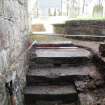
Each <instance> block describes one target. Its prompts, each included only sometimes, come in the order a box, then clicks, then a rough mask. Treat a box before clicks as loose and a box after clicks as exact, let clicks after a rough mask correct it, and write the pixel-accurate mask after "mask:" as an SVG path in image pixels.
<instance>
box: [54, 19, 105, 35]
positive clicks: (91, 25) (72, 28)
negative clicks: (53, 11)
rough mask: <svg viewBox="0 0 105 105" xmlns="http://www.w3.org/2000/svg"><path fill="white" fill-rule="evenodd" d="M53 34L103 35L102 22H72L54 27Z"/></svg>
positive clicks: (104, 28)
mask: <svg viewBox="0 0 105 105" xmlns="http://www.w3.org/2000/svg"><path fill="white" fill-rule="evenodd" d="M54 29H55V33H58V34H69V35H105V21H104V20H72V21H67V22H66V23H65V24H56V25H54Z"/></svg>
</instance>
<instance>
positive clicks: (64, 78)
mask: <svg viewBox="0 0 105 105" xmlns="http://www.w3.org/2000/svg"><path fill="white" fill-rule="evenodd" d="M93 70H96V67H95V66H94V65H93V64H91V65H84V66H77V67H76V66H75V67H55V68H53V67H50V68H36V69H30V70H29V72H28V73H27V85H38V84H50V85H51V84H59V85H60V84H63V83H64V84H65V83H70V82H72V81H74V80H75V79H82V78H83V77H84V78H85V77H88V76H89V72H90V71H91V72H92V71H93Z"/></svg>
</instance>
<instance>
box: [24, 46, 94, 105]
mask: <svg viewBox="0 0 105 105" xmlns="http://www.w3.org/2000/svg"><path fill="white" fill-rule="evenodd" d="M49 46H50V45H49ZM47 47H48V46H47ZM47 47H46V48H45V47H42V48H41V47H40V48H38V46H37V47H36V48H35V47H34V46H33V48H32V49H31V51H30V56H31V57H30V64H29V71H28V72H27V77H26V79H27V84H26V88H25V89H24V103H25V105H35V104H39V105H41V104H42V105H79V104H80V103H79V98H78V91H77V89H76V86H75V80H79V79H81V78H84V77H87V76H88V71H89V70H91V69H92V68H93V65H92V64H91V60H90V57H91V56H92V55H91V53H90V52H89V51H87V50H85V49H81V48H75V47H72V46H70V47H68V46H67V47H65V48H56V46H55V48H54V46H53V47H51V48H50V47H48V48H47ZM72 103H73V104H72Z"/></svg>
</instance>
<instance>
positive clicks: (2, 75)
mask: <svg viewBox="0 0 105 105" xmlns="http://www.w3.org/2000/svg"><path fill="white" fill-rule="evenodd" d="M27 17H28V14H27V0H0V105H9V104H10V98H9V94H8V91H7V89H6V88H5V83H6V82H9V81H10V80H12V81H13V87H14V94H15V96H16V104H17V105H22V104H23V97H22V89H23V87H24V84H25V72H26V68H27V67H26V66H25V65H26V54H24V55H23V56H22V57H20V58H19V55H20V54H21V53H22V52H23V51H24V50H25V49H26V46H27V45H26V41H27V35H28V22H27ZM18 58H19V59H18ZM17 59H18V61H16V60H17ZM14 62H16V63H15V64H13V63H14ZM12 64H13V65H12ZM11 65H12V67H11Z"/></svg>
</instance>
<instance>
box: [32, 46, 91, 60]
mask: <svg viewBox="0 0 105 105" xmlns="http://www.w3.org/2000/svg"><path fill="white" fill-rule="evenodd" d="M31 54H32V55H34V54H35V55H36V57H47V58H50V57H62V58H63V57H90V56H91V52H90V51H88V50H85V49H82V48H65V49H63V48H57V49H55V48H53V49H43V48H40V49H36V50H35V51H32V52H31Z"/></svg>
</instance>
